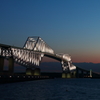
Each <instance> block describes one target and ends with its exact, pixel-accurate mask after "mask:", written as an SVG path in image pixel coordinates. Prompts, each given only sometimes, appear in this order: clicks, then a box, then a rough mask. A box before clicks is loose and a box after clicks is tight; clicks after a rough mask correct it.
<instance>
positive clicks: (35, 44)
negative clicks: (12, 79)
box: [0, 36, 76, 74]
mask: <svg viewBox="0 0 100 100" xmlns="http://www.w3.org/2000/svg"><path fill="white" fill-rule="evenodd" d="M44 56H47V57H50V58H53V59H56V60H58V61H60V62H61V66H62V71H63V72H65V73H69V72H73V71H75V70H76V66H74V65H73V64H72V60H71V57H70V56H69V55H68V54H63V53H60V54H56V53H55V52H54V50H53V49H52V48H51V47H50V46H48V44H46V42H45V41H44V40H43V39H42V38H40V37H37V36H33V37H28V38H27V40H26V42H25V44H24V46H23V47H22V48H21V47H16V46H11V45H6V44H0V72H2V71H3V67H4V59H7V60H8V61H9V73H13V70H14V63H17V64H19V65H21V66H24V67H26V74H29V73H30V74H32V69H33V68H34V69H36V71H39V70H40V69H38V66H39V65H40V63H41V60H42V58H43V57H44Z"/></svg>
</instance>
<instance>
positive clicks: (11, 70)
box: [8, 57, 14, 74]
mask: <svg viewBox="0 0 100 100" xmlns="http://www.w3.org/2000/svg"><path fill="white" fill-rule="evenodd" d="M8 68H9V69H8V72H9V74H13V72H14V59H13V57H10V58H9V65H8Z"/></svg>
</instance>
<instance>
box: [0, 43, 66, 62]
mask: <svg viewBox="0 0 100 100" xmlns="http://www.w3.org/2000/svg"><path fill="white" fill-rule="evenodd" d="M0 47H3V48H5V49H7V48H16V49H23V48H22V47H16V46H11V45H6V44H0ZM24 50H27V51H33V50H29V49H24ZM33 52H36V53H40V52H39V51H33ZM41 53H43V54H44V56H47V57H50V58H53V59H56V60H58V61H60V62H61V61H64V62H67V60H66V59H64V58H63V57H59V56H57V55H56V54H51V53H46V52H41Z"/></svg>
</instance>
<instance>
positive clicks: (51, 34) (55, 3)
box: [0, 0, 100, 63]
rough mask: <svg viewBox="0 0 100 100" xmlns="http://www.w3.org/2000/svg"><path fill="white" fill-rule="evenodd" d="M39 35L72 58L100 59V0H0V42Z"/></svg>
mask: <svg viewBox="0 0 100 100" xmlns="http://www.w3.org/2000/svg"><path fill="white" fill-rule="evenodd" d="M29 36H40V37H41V38H42V39H43V40H44V41H45V42H46V43H47V44H48V45H49V46H50V47H51V48H52V49H53V50H54V51H55V53H65V54H69V55H70V56H71V58H72V62H92V63H100V0H0V43H1V44H8V45H14V46H18V47H23V45H24V43H25V41H26V39H27V37H29Z"/></svg>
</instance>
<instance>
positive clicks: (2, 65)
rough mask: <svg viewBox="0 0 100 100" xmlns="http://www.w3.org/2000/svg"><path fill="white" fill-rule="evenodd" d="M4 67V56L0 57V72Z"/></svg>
mask: <svg viewBox="0 0 100 100" xmlns="http://www.w3.org/2000/svg"><path fill="white" fill-rule="evenodd" d="M3 68H4V57H0V73H2V72H3Z"/></svg>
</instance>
